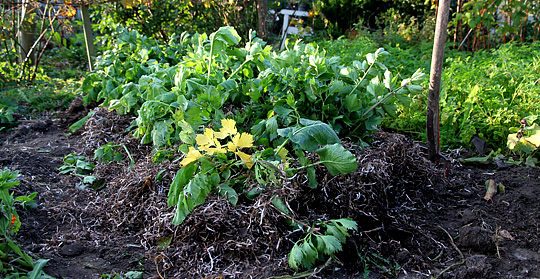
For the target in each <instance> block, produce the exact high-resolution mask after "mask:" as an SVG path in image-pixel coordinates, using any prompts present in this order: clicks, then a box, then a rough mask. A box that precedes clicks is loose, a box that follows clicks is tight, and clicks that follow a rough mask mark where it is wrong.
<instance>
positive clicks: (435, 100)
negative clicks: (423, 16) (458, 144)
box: [426, 0, 450, 162]
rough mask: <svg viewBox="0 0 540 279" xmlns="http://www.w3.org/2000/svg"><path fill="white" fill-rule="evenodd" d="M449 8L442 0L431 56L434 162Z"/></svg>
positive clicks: (430, 118) (431, 148) (430, 131)
mask: <svg viewBox="0 0 540 279" xmlns="http://www.w3.org/2000/svg"><path fill="white" fill-rule="evenodd" d="M449 7H450V0H440V2H439V6H438V10H437V23H436V26H435V39H434V44H433V55H432V56H431V73H430V76H429V95H428V108H427V123H426V133H427V144H428V157H429V160H431V161H433V162H435V161H438V159H439V148H440V146H439V144H440V142H439V93H440V90H441V76H442V66H443V61H444V43H445V41H446V33H447V28H448V15H449Z"/></svg>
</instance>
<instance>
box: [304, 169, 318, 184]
mask: <svg viewBox="0 0 540 279" xmlns="http://www.w3.org/2000/svg"><path fill="white" fill-rule="evenodd" d="M306 172H307V177H308V187H309V188H311V189H315V188H317V186H318V185H319V182H318V181H317V176H316V174H315V168H314V167H309V168H307V169H306Z"/></svg>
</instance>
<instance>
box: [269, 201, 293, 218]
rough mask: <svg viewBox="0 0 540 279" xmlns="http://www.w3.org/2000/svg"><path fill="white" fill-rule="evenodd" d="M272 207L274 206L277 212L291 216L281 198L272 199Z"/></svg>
mask: <svg viewBox="0 0 540 279" xmlns="http://www.w3.org/2000/svg"><path fill="white" fill-rule="evenodd" d="M272 205H273V206H275V207H276V208H277V209H278V210H279V211H281V212H283V213H285V214H286V215H289V216H291V212H290V211H289V209H288V208H287V205H285V202H283V200H282V199H281V198H273V199H272Z"/></svg>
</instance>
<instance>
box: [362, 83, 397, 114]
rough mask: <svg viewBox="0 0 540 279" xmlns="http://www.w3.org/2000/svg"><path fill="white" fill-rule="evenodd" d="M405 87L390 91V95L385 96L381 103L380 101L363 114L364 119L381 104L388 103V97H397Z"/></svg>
mask: <svg viewBox="0 0 540 279" xmlns="http://www.w3.org/2000/svg"><path fill="white" fill-rule="evenodd" d="M403 87H404V85H402V86H400V87H398V88H396V89H394V90H392V91H390V92H389V93H388V94H386V96H384V97H383V98H382V99H381V100H380V101H378V102H377V103H376V104H374V105H373V106H372V107H370V108H369V109H368V110H367V111H366V112H364V114H362V117H365V116H366V115H368V113H370V112H371V111H372V110H374V109H375V108H376V107H378V106H379V105H380V104H382V103H383V102H384V101H386V99H388V97H390V96H392V95H396V93H397V92H398V91H399V90H400V89H401V88H403Z"/></svg>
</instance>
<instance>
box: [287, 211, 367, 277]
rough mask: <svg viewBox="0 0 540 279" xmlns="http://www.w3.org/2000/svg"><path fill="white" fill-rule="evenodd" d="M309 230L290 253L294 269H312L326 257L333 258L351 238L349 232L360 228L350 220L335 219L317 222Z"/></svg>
mask: <svg viewBox="0 0 540 279" xmlns="http://www.w3.org/2000/svg"><path fill="white" fill-rule="evenodd" d="M307 229H309V230H308V233H307V234H306V236H305V237H304V238H303V239H300V240H298V241H297V242H296V243H295V244H294V246H293V248H292V249H291V252H290V253H289V265H290V266H291V268H293V269H298V268H300V267H304V268H307V269H310V268H312V267H313V265H314V264H315V263H316V262H318V261H323V260H324V257H325V255H326V256H331V257H332V256H333V255H334V254H335V253H337V252H339V251H341V250H342V249H343V247H342V243H345V241H346V240H347V237H349V236H350V234H349V233H348V231H349V230H355V231H356V230H357V229H358V226H357V224H356V222H355V221H352V220H350V219H333V220H328V221H324V222H316V224H315V225H314V226H313V227H310V228H307ZM323 231H324V233H323Z"/></svg>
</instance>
